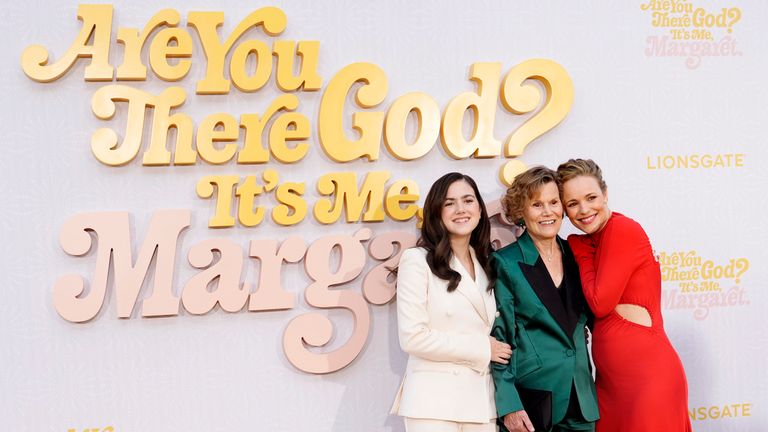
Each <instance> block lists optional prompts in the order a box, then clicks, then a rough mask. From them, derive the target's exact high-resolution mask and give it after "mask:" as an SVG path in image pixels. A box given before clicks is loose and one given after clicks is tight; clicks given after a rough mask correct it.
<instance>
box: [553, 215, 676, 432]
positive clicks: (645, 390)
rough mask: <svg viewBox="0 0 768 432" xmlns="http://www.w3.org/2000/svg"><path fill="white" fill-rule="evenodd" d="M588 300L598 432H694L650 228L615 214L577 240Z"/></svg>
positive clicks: (574, 237)
mask: <svg viewBox="0 0 768 432" xmlns="http://www.w3.org/2000/svg"><path fill="white" fill-rule="evenodd" d="M568 243H569V244H570V246H571V249H573V253H574V256H575V257H576V261H577V262H578V264H579V272H580V274H581V284H582V288H583V290H584V297H585V298H586V300H587V303H588V304H589V307H590V308H591V309H592V312H593V313H594V314H595V326H594V331H593V338H592V356H593V359H594V361H595V367H596V369H597V379H596V386H597V403H598V407H599V410H600V420H599V421H598V422H597V428H596V431H597V432H657V431H659V432H661V431H663V432H683V431H691V423H690V420H689V418H688V408H687V403H688V384H687V383H686V380H685V371H684V370H683V365H682V363H681V362H680V358H679V357H678V355H677V352H675V349H674V348H673V347H672V344H671V343H670V342H669V339H668V338H667V335H666V333H665V332H664V322H663V319H662V317H661V273H660V271H659V263H658V262H657V261H656V259H655V258H654V255H653V252H652V250H651V244H650V242H649V241H648V236H647V235H646V234H645V231H644V230H643V228H642V227H641V226H640V225H639V224H638V223H637V222H635V221H634V220H632V219H630V218H628V217H626V216H624V215H622V214H619V213H616V212H614V213H613V214H612V215H611V217H610V218H609V219H608V222H607V223H606V224H605V226H604V227H603V229H601V230H600V231H598V232H597V233H594V234H591V235H578V236H577V235H572V236H570V237H569V238H568ZM618 304H633V305H638V306H642V307H644V308H645V309H646V310H647V311H648V313H649V314H650V316H651V326H650V327H645V326H643V325H641V324H637V323H634V322H631V321H628V320H626V319H624V318H622V317H621V316H620V315H619V314H618V313H617V312H616V311H615V310H614V309H615V308H616V305H618Z"/></svg>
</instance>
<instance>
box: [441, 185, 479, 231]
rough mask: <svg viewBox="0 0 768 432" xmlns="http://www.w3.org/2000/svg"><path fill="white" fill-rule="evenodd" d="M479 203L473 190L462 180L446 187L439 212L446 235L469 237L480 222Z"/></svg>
mask: <svg viewBox="0 0 768 432" xmlns="http://www.w3.org/2000/svg"><path fill="white" fill-rule="evenodd" d="M480 214H481V212H480V204H479V203H478V202H477V197H476V196H475V190H474V189H472V186H470V185H469V183H467V182H466V181H464V180H457V181H455V182H453V183H451V185H450V186H449V187H448V192H447V193H446V194H445V200H444V201H443V207H442V212H441V214H440V217H441V220H442V221H443V225H444V226H445V229H446V231H448V235H449V236H450V237H451V238H452V239H453V238H460V237H469V236H471V235H472V231H474V230H475V227H477V224H478V223H479V222H480Z"/></svg>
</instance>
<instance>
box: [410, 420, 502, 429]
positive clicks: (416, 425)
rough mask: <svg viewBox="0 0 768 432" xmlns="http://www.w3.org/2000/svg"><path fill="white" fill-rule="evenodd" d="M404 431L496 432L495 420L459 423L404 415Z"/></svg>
mask: <svg viewBox="0 0 768 432" xmlns="http://www.w3.org/2000/svg"><path fill="white" fill-rule="evenodd" d="M403 420H405V432H497V431H498V428H497V427H496V422H495V420H494V421H491V422H490V423H459V422H453V421H447V420H433V419H417V418H410V417H404V418H403Z"/></svg>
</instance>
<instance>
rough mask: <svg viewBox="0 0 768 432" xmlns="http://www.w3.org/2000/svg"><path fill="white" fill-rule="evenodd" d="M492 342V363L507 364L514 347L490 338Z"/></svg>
mask: <svg viewBox="0 0 768 432" xmlns="http://www.w3.org/2000/svg"><path fill="white" fill-rule="evenodd" d="M488 339H489V340H490V341H491V361H492V362H496V363H500V364H507V363H509V359H510V357H512V347H511V346H510V345H509V344H508V343H504V342H501V341H498V340H496V338H495V337H493V336H488Z"/></svg>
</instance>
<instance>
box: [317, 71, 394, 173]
mask: <svg viewBox="0 0 768 432" xmlns="http://www.w3.org/2000/svg"><path fill="white" fill-rule="evenodd" d="M357 82H362V83H364V85H363V86H362V87H360V88H359V89H358V90H357V93H356V94H355V101H356V102H357V105H358V106H360V107H362V108H371V107H374V106H376V105H378V104H380V103H381V102H382V101H384V98H385V97H386V96H387V76H386V75H385V74H384V71H382V70H381V68H379V67H378V66H376V65H374V64H371V63H352V64H351V65H348V66H346V67H344V69H342V70H341V71H339V73H338V74H336V76H335V77H333V78H332V79H331V81H330V82H329V83H328V87H327V88H326V89H325V93H324V94H323V98H322V100H321V101H320V114H319V116H318V128H319V136H320V145H321V146H322V147H323V150H324V151H325V154H327V155H328V156H329V157H330V158H331V159H333V160H334V161H336V162H349V161H353V160H355V159H358V158H362V157H367V158H368V160H377V159H378V158H379V143H380V142H381V132H382V125H383V123H384V113H383V112H357V113H355V114H353V115H352V127H353V128H354V129H355V130H357V131H358V132H359V134H360V139H358V140H357V141H350V140H348V139H347V137H346V135H345V134H344V130H343V129H342V125H343V124H344V116H343V114H344V101H345V100H346V99H347V94H348V93H349V90H350V88H351V87H352V85H353V84H355V83H357Z"/></svg>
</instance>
